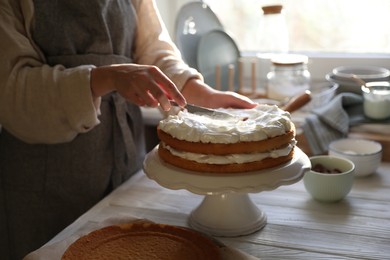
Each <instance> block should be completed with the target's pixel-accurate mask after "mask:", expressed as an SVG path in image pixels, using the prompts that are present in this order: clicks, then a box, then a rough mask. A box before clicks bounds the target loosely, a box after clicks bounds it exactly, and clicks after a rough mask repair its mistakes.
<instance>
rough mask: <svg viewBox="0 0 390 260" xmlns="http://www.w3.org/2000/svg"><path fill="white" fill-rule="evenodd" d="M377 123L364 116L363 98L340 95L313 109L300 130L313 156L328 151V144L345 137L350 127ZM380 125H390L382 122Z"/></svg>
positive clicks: (388, 121)
mask: <svg viewBox="0 0 390 260" xmlns="http://www.w3.org/2000/svg"><path fill="white" fill-rule="evenodd" d="M367 123H378V120H371V119H369V118H367V117H365V116H364V112H363V97H362V96H361V95H358V94H353V93H341V94H339V95H337V96H335V97H334V98H333V99H332V100H331V101H330V102H329V103H328V104H327V105H325V106H323V107H320V108H317V109H314V110H313V111H312V113H311V114H310V115H309V116H308V117H307V118H306V119H305V123H304V124H303V125H302V129H303V132H304V135H305V138H306V140H307V142H308V144H309V147H310V150H311V152H312V153H313V154H314V155H318V154H324V153H326V152H327V151H328V146H329V143H330V142H332V141H334V140H336V139H340V138H343V137H347V136H348V133H349V129H350V127H352V126H357V125H360V124H367ZM380 123H390V120H382V121H380Z"/></svg>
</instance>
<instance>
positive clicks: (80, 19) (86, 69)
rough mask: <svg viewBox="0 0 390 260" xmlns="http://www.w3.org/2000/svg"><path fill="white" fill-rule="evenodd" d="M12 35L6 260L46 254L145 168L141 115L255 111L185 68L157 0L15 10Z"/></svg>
mask: <svg viewBox="0 0 390 260" xmlns="http://www.w3.org/2000/svg"><path fill="white" fill-rule="evenodd" d="M0 35H1V39H2V40H1V41H0V48H1V50H2V51H3V52H4V53H3V54H2V58H1V60H0V79H1V80H0V125H2V132H1V134H0V234H1V236H0V242H1V243H0V249H1V255H2V257H3V259H20V258H22V257H23V256H24V255H25V254H27V253H28V252H30V251H32V250H35V249H36V248H38V247H39V246H41V245H43V244H44V243H45V242H47V241H48V240H49V239H50V238H52V237H53V236H54V235H56V233H58V232H59V231H61V230H62V229H63V228H64V227H66V226H67V225H68V224H70V223H71V222H72V221H74V220H75V219H76V218H77V217H78V216H80V215H81V214H82V213H83V212H85V211H86V210H88V209H89V208H90V207H91V206H93V205H94V204H95V203H96V202H98V201H99V200H101V199H102V198H103V197H104V196H105V195H106V194H107V193H109V192H110V191H112V190H113V189H115V188H116V187H117V186H118V185H120V184H121V183H122V182H123V181H125V180H126V179H128V178H129V177H130V176H131V175H132V174H134V173H135V172H136V171H138V170H139V169H140V167H141V163H142V160H143V155H144V137H143V132H142V129H143V125H142V118H141V114H140V109H139V106H151V107H156V106H158V105H160V106H161V108H162V109H164V110H169V109H170V104H169V101H168V100H169V99H173V100H175V101H176V102H177V103H179V104H180V105H185V103H186V102H189V103H195V104H199V105H203V106H207V107H241V108H251V107H253V106H254V104H253V103H252V102H251V101H250V100H249V99H247V98H245V97H242V96H240V95H237V94H235V93H230V92H219V91H216V90H213V89H211V88H210V87H208V86H207V85H205V84H204V83H203V81H202V77H201V75H199V73H198V72H197V71H195V70H193V69H191V68H189V67H188V66H187V65H186V64H184V63H183V61H182V60H181V58H180V54H179V53H178V50H177V49H176V47H175V46H174V45H173V43H172V41H171V40H170V38H169V36H168V34H167V31H166V29H165V28H164V26H163V25H162V22H161V20H160V18H159V14H158V13H157V11H156V7H155V3H154V1H152V0H143V1H142V0H83V1H80V0H59V1H51V0H19V1H15V0H4V1H1V3H0ZM4 256H5V257H4Z"/></svg>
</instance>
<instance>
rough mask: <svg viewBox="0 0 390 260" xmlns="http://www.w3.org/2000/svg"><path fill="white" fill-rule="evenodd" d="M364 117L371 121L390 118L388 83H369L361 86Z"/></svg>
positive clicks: (389, 90) (389, 87)
mask: <svg viewBox="0 0 390 260" xmlns="http://www.w3.org/2000/svg"><path fill="white" fill-rule="evenodd" d="M362 92H363V97H364V102H363V109H364V114H365V116H367V117H369V118H371V119H377V120H381V119H386V118H389V117H390V82H386V81H380V82H369V83H366V86H362Z"/></svg>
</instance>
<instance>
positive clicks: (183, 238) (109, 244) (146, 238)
mask: <svg viewBox="0 0 390 260" xmlns="http://www.w3.org/2000/svg"><path fill="white" fill-rule="evenodd" d="M62 259H63V260H67V259H68V260H69V259H72V260H73V259H77V260H79V259H137V260H143V259H145V260H154V259H156V260H157V259H159V260H162V259H166V260H168V259H169V260H176V259H186V260H208V259H210V260H215V259H222V257H221V255H220V252H219V247H218V246H217V245H216V244H215V243H214V242H213V241H212V240H211V239H210V238H208V237H206V236H205V235H203V234H201V233H199V232H197V231H194V230H191V229H187V228H184V227H177V226H170V225H163V224H155V223H149V222H145V223H143V222H141V223H140V222H136V223H130V224H124V225H114V226H108V227H105V228H102V229H98V230H95V231H92V232H91V233H89V234H87V235H85V236H83V237H81V238H79V239H78V240H76V241H75V242H74V243H73V244H71V245H70V246H69V247H68V249H67V250H66V251H65V253H64V254H63V256H62Z"/></svg>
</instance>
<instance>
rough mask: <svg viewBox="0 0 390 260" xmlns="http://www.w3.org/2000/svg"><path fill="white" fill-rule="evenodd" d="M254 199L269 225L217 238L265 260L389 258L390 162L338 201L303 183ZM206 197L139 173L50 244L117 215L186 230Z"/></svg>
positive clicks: (283, 187) (362, 179)
mask: <svg viewBox="0 0 390 260" xmlns="http://www.w3.org/2000/svg"><path fill="white" fill-rule="evenodd" d="M250 197H251V199H252V200H253V201H254V202H255V203H256V205H258V206H259V207H260V208H261V209H262V210H264V211H265V212H266V214H267V217H268V220H267V225H266V226H265V227H264V228H263V229H262V230H260V231H258V232H256V233H253V234H250V235H246V236H240V237H232V238H218V239H219V240H221V241H222V242H223V243H225V244H226V245H228V246H231V247H234V248H237V249H240V250H241V251H243V252H246V253H248V254H250V255H253V256H256V257H258V258H261V259H390V163H382V164H381V166H380V167H379V169H378V171H377V173H376V174H374V175H372V176H370V177H365V178H359V179H356V180H355V183H354V186H353V188H352V191H351V193H350V194H349V195H348V196H347V198H345V199H344V200H342V201H340V202H338V203H329V204H328V203H320V202H317V201H315V200H313V199H312V198H311V197H310V196H309V194H308V193H307V192H306V191H305V189H304V186H303V182H302V181H300V182H298V183H295V184H293V185H289V186H282V187H279V188H277V189H276V190H273V191H265V192H261V193H257V194H250ZM202 199H203V196H201V195H196V194H193V193H190V192H188V191H186V190H170V189H166V188H163V187H161V186H160V185H158V184H157V183H155V182H154V181H152V180H150V179H149V178H148V177H147V176H146V175H145V174H144V173H143V172H142V171H140V172H139V173H138V174H137V175H135V176H134V177H132V178H131V179H130V180H128V181H127V182H126V183H124V184H123V185H122V186H120V187H119V188H118V189H117V190H115V191H114V192H113V193H112V194H110V195H109V196H108V197H106V198H105V199H103V200H102V201H101V202H100V203H98V204H97V205H96V206H94V207H93V208H92V209H91V210H89V211H88V212H86V213H85V214H84V215H82V216H81V217H80V218H79V219H78V220H77V221H75V222H74V223H73V224H71V225H70V226H69V227H67V228H66V229H65V230H63V231H62V232H61V233H59V234H58V235H57V236H56V237H54V238H53V239H52V240H51V241H50V242H49V243H48V244H47V245H46V246H49V245H51V244H55V243H56V242H58V241H61V240H63V239H66V238H67V237H69V236H71V235H72V234H74V233H75V232H77V231H78V230H79V229H80V228H82V227H83V226H85V225H88V223H91V222H94V223H99V222H101V221H103V220H105V219H107V218H112V217H127V216H131V217H137V218H146V219H149V220H152V221H155V222H158V223H166V224H172V225H182V226H187V220H188V216H189V214H190V213H191V211H192V210H193V209H194V208H195V207H196V206H197V205H198V204H199V203H200V202H201V201H202ZM237 214H239V213H237Z"/></svg>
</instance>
